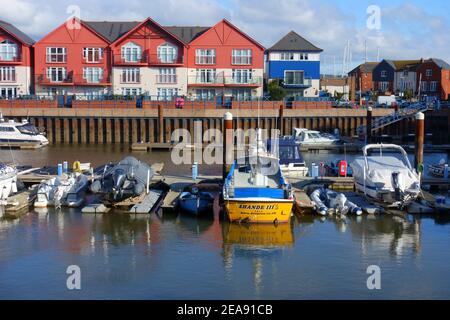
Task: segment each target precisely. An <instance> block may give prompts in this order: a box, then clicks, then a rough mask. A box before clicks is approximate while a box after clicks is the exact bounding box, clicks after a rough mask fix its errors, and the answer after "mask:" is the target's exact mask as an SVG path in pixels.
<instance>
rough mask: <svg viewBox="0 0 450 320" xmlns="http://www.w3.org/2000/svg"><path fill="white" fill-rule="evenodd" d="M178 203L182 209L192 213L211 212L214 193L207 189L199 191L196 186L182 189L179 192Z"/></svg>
mask: <svg viewBox="0 0 450 320" xmlns="http://www.w3.org/2000/svg"><path fill="white" fill-rule="evenodd" d="M178 205H179V206H180V209H181V210H182V211H185V212H187V213H190V214H193V215H199V214H201V213H206V212H208V211H210V212H212V209H213V205H214V195H213V194H212V193H211V192H208V191H201V190H199V189H198V187H192V188H190V191H183V192H182V193H181V194H180V197H179V198H178Z"/></svg>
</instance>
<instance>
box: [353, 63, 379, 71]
mask: <svg viewBox="0 0 450 320" xmlns="http://www.w3.org/2000/svg"><path fill="white" fill-rule="evenodd" d="M377 65H378V62H365V63H363V64H360V65H359V66H357V67H356V68H354V69H353V70H352V71H350V72H349V74H350V73H354V72H356V70H358V69H361V72H364V73H370V72H372V71H373V69H375V67H376V66H377Z"/></svg>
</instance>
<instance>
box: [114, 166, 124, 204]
mask: <svg viewBox="0 0 450 320" xmlns="http://www.w3.org/2000/svg"><path fill="white" fill-rule="evenodd" d="M112 178H113V188H112V191H113V195H114V199H116V200H117V199H118V196H119V193H120V192H121V190H122V186H123V184H124V182H125V180H126V178H127V176H126V173H125V171H124V170H123V169H116V170H115V171H114V174H113V176H112Z"/></svg>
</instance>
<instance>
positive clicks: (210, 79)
mask: <svg viewBox="0 0 450 320" xmlns="http://www.w3.org/2000/svg"><path fill="white" fill-rule="evenodd" d="M216 79H217V72H216V69H197V82H198V83H215V82H216Z"/></svg>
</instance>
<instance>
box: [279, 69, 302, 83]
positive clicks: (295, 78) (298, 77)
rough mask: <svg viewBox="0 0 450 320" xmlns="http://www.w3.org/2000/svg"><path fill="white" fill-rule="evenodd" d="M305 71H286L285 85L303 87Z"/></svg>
mask: <svg viewBox="0 0 450 320" xmlns="http://www.w3.org/2000/svg"><path fill="white" fill-rule="evenodd" d="M303 74H304V73H303V71H285V72H284V84H287V85H302V84H303V83H304V77H303Z"/></svg>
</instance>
